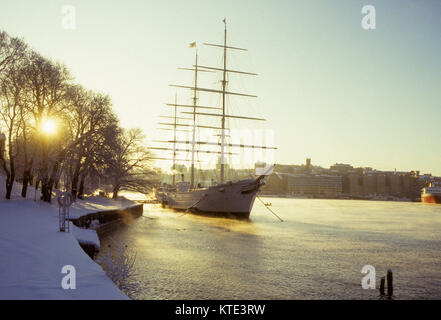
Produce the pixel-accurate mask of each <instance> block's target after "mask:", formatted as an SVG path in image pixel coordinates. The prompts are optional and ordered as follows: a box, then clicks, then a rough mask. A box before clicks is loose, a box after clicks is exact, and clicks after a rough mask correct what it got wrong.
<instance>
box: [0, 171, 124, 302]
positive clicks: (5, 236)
mask: <svg viewBox="0 0 441 320" xmlns="http://www.w3.org/2000/svg"><path fill="white" fill-rule="evenodd" d="M1 180H2V179H0V183H1V182H2V181H1ZM0 189H1V188H0ZM3 196H4V195H3V194H0V197H1V198H2V197H3ZM1 198H0V199H1ZM105 201H112V200H110V199H105ZM54 202H55V203H56V201H54ZM97 203H98V204H95V205H94V202H93V201H90V200H87V201H83V202H78V203H75V204H74V208H73V213H74V214H76V215H79V214H81V213H83V214H85V213H89V212H92V211H98V210H102V209H112V206H106V205H105V204H103V203H101V204H100V203H99V202H97ZM109 204H110V203H109ZM125 204H126V203H125ZM115 206H116V207H117V206H118V204H114V206H113V207H115ZM93 208H95V209H94V210H93ZM71 230H72V229H71ZM86 231H88V230H86ZM65 265H72V266H74V267H75V271H76V289H67V290H66V289H63V288H62V286H61V282H62V279H63V277H64V276H66V274H62V273H61V270H62V268H63V266H65ZM0 299H128V298H127V296H126V295H125V294H124V293H122V292H121V291H120V290H119V289H118V287H117V286H116V285H115V284H114V283H113V282H112V281H111V280H110V279H109V278H108V277H107V276H106V274H105V273H104V271H103V270H102V268H101V267H100V266H99V265H98V264H96V263H95V262H94V261H93V260H92V259H91V258H89V256H88V255H87V254H86V253H85V252H84V251H83V250H82V249H81V247H80V245H79V244H78V241H77V240H76V238H75V237H74V234H72V232H71V233H64V232H59V231H58V209H57V205H56V204H47V203H44V202H42V201H36V202H35V201H32V200H31V199H20V198H19V197H14V199H12V200H3V199H1V200H0Z"/></svg>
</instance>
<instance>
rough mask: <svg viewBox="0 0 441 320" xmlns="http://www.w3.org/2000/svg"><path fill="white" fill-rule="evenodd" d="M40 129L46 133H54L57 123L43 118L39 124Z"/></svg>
mask: <svg viewBox="0 0 441 320" xmlns="http://www.w3.org/2000/svg"><path fill="white" fill-rule="evenodd" d="M41 130H42V131H43V132H44V133H45V134H48V135H50V134H54V133H55V132H56V131H57V125H56V124H55V121H53V120H51V119H45V120H43V122H42V124H41Z"/></svg>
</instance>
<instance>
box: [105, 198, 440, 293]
mask: <svg viewBox="0 0 441 320" xmlns="http://www.w3.org/2000/svg"><path fill="white" fill-rule="evenodd" d="M264 199H265V201H266V202H271V203H272V207H271V208H272V209H273V210H274V211H275V212H276V213H277V214H278V215H279V216H281V217H282V218H283V219H284V222H280V221H279V220H278V219H277V218H276V217H275V216H273V215H272V214H271V213H270V212H269V211H268V210H267V209H266V208H265V207H264V206H263V205H262V204H261V203H259V202H258V201H257V200H256V203H255V204H254V208H253V211H252V213H251V217H250V221H237V220H231V219H226V218H209V217H201V216H196V215H192V214H182V213H177V212H174V211H171V210H168V209H162V208H161V207H160V206H159V205H144V208H145V209H144V215H143V217H141V218H139V219H137V220H135V221H134V222H133V223H132V224H131V225H130V226H128V227H124V228H121V229H119V230H117V231H115V232H114V233H112V234H111V235H110V237H112V238H113V239H115V240H118V241H122V242H123V243H125V244H127V245H128V246H129V248H130V249H131V250H133V251H136V254H137V258H136V263H135V269H136V272H137V275H136V280H137V282H138V284H139V286H140V288H141V292H140V293H139V294H138V295H136V296H135V297H134V298H136V299H379V294H378V289H377V290H365V289H362V286H361V279H362V277H363V276H364V274H362V273H361V269H362V267H363V266H364V265H372V266H374V267H375V269H376V281H377V288H378V286H379V282H380V278H381V276H384V275H386V271H387V269H388V268H391V269H392V270H393V273H394V298H395V299H441V205H430V204H422V203H409V202H382V201H356V200H318V199H276V198H264ZM107 241H108V238H105V239H102V248H103V250H108V249H106V242H107Z"/></svg>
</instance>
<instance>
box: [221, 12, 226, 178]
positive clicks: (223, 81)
mask: <svg viewBox="0 0 441 320" xmlns="http://www.w3.org/2000/svg"><path fill="white" fill-rule="evenodd" d="M223 22H224V70H223V72H222V73H223V77H222V120H221V127H222V132H221V167H220V179H221V183H223V182H224V175H225V173H224V163H225V155H224V151H225V92H226V90H225V89H226V87H227V79H226V76H227V22H226V20H225V18H224V20H223Z"/></svg>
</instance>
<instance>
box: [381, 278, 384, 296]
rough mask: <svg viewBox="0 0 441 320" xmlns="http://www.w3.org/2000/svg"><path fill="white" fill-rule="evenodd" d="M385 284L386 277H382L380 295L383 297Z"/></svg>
mask: <svg viewBox="0 0 441 320" xmlns="http://www.w3.org/2000/svg"><path fill="white" fill-rule="evenodd" d="M384 283H385V277H381V280H380V294H381V295H382V296H384V294H385V293H384Z"/></svg>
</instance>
